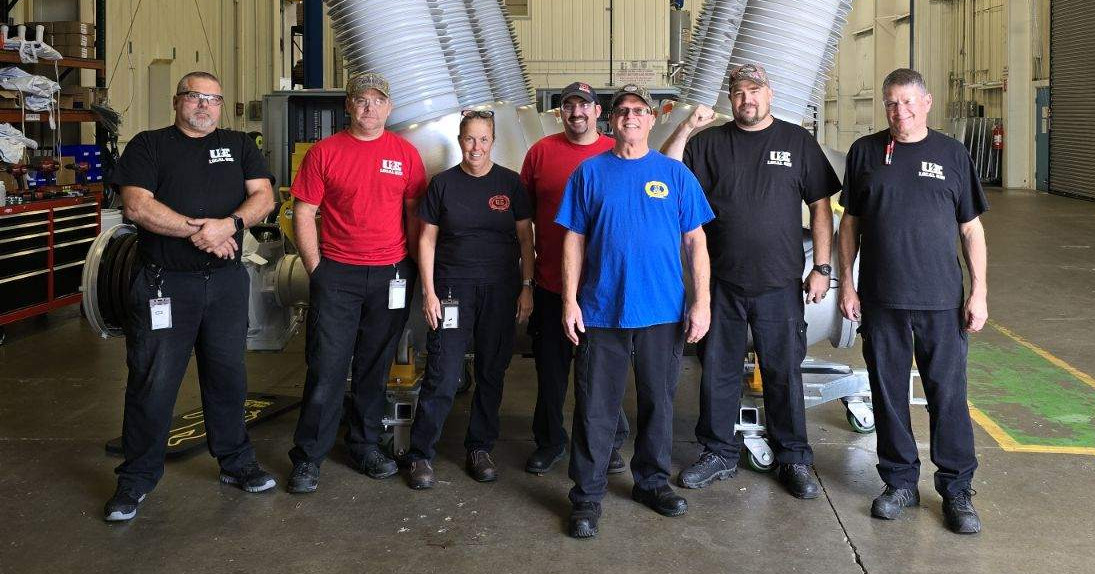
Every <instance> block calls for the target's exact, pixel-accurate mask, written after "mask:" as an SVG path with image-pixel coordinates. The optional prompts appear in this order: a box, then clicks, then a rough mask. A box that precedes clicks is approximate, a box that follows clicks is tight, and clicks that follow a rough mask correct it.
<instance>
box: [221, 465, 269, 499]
mask: <svg viewBox="0 0 1095 574" xmlns="http://www.w3.org/2000/svg"><path fill="white" fill-rule="evenodd" d="M221 482H223V483H225V484H231V485H233V486H238V487H240V488H241V489H243V490H244V491H246V492H262V491H264V490H270V489H271V488H274V487H275V486H277V485H278V481H276V480H274V477H273V476H270V473H269V472H266V471H265V470H263V469H262V467H261V466H259V463H258V461H254V460H253V461H251V462H250V463H248V464H247V466H244V467H243V468H242V469H240V470H239V471H238V472H229V471H227V470H224V469H221Z"/></svg>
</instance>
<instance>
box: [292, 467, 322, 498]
mask: <svg viewBox="0 0 1095 574" xmlns="http://www.w3.org/2000/svg"><path fill="white" fill-rule="evenodd" d="M317 488H319V465H318V464H316V463H314V462H298V463H296V464H294V465H293V472H291V473H289V487H288V489H289V492H291V493H292V494H305V493H308V492H315V491H316V489H317Z"/></svg>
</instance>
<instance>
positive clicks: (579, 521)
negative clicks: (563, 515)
mask: <svg viewBox="0 0 1095 574" xmlns="http://www.w3.org/2000/svg"><path fill="white" fill-rule="evenodd" d="M600 519H601V504H600V503H599V502H579V503H578V504H575V505H574V507H573V508H571V510H570V529H569V531H568V534H570V537H571V538H593V537H594V536H597V521H598V520H600Z"/></svg>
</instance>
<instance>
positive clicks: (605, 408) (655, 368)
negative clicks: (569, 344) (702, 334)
mask: <svg viewBox="0 0 1095 574" xmlns="http://www.w3.org/2000/svg"><path fill="white" fill-rule="evenodd" d="M683 353H684V329H683V326H682V324H681V323H665V324H662V325H653V326H650V327H644V328H641V329H601V328H596V327H587V328H586V332H585V334H583V335H582V336H581V339H580V344H579V345H578V351H577V356H576V358H575V367H574V429H573V431H574V432H573V440H572V442H571V452H570V478H571V480H573V481H574V487H573V488H571V489H570V501H571V503H573V504H577V503H579V502H599V501H600V500H601V499H602V498H604V495H605V491H606V488H607V486H608V478H607V470H608V462H609V458H610V457H611V455H612V446H613V444H614V442H615V437H616V429H617V426H618V425H619V420H620V415H619V413H620V404H621V403H622V402H623V399H624V391H625V389H626V388H627V366H628V365H629V364H630V365H632V366H633V367H634V369H635V390H636V398H637V401H636V402H637V414H638V418H637V419H636V427H637V430H638V432H637V433H636V435H635V456H634V457H632V458H631V474H632V476H633V477H634V479H635V484H636V485H638V486H639V488H643V489H654V488H657V487H659V486H662V485H666V484H669V471H670V464H671V460H670V455H671V453H672V449H673V396H674V395H675V394H676V392H677V379H678V377H679V376H680V373H681V355H682V354H683Z"/></svg>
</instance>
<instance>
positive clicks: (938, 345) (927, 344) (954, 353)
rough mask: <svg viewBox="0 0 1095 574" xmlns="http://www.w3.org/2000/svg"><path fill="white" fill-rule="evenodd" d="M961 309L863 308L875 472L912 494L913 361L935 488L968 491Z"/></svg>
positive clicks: (915, 460)
mask: <svg viewBox="0 0 1095 574" xmlns="http://www.w3.org/2000/svg"><path fill="white" fill-rule="evenodd" d="M962 329H963V321H962V310H961V309H951V310H946V311H916V310H907V309H886V308H882V307H875V306H871V305H867V304H864V305H863V322H862V324H861V325H860V328H859V332H860V334H861V335H862V336H863V359H864V360H865V361H866V363H867V372H868V375H869V377H870V381H871V401H872V403H873V405H874V420H875V437H877V440H878V474H879V476H881V477H882V480H883V482H885V483H886V484H888V485H890V486H893V487H895V488H909V489H915V488H916V484H917V481H918V480H919V478H920V457H919V455H918V453H917V448H916V439H915V438H914V437H913V431H912V423H911V421H910V418H909V374H910V370H911V365H912V360H913V357H914V356H915V357H916V367H917V369H918V370H919V371H920V380H921V382H922V383H923V386H924V394H925V397H926V398H927V400H928V420H929V429H930V431H931V447H930V449H931V459H932V462H933V463H935V466H936V469H937V470H936V472H935V489H936V490H937V491H938V492H939V493H940V494H942V495H944V496H949V495H953V494H956V493H958V492H961V491H963V490H965V489H967V488H969V487H970V483H971V482H972V480H973V472H974V470H976V469H977V458H976V456H975V455H974V450H973V423H972V422H971V421H970V411H969V406H968V405H967V403H966V352H967V347H968V339H967V335H966V333H965V331H963V330H962Z"/></svg>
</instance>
